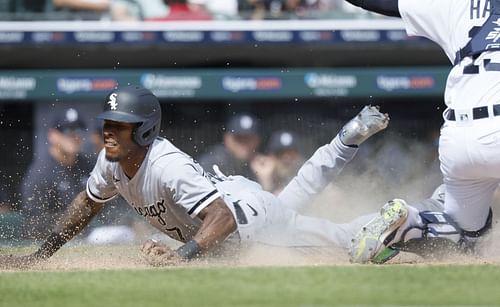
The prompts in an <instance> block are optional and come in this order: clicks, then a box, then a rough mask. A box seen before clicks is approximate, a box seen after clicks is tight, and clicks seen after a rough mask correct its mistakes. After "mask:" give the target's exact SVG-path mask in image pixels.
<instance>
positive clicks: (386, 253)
mask: <svg viewBox="0 0 500 307" xmlns="http://www.w3.org/2000/svg"><path fill="white" fill-rule="evenodd" d="M397 254H399V250H397V249H392V248H391V247H386V248H384V249H383V250H382V251H381V252H380V253H379V254H378V255H377V256H375V257H374V258H373V259H372V262H373V263H375V264H383V263H386V262H387V261H389V260H391V259H392V258H394V257H395V256H396V255H397Z"/></svg>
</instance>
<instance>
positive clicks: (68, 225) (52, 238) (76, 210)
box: [34, 191, 102, 259]
mask: <svg viewBox="0 0 500 307" xmlns="http://www.w3.org/2000/svg"><path fill="white" fill-rule="evenodd" d="M101 209H102V204H98V203H95V202H93V201H92V200H90V199H89V198H88V197H87V194H86V192H85V191H83V192H80V193H79V194H78V195H77V196H76V198H75V199H74V200H73V202H72V203H71V205H70V206H69V207H68V209H67V210H66V212H65V214H64V216H63V217H62V219H61V220H60V221H59V223H58V225H56V227H55V228H54V230H53V231H52V233H51V234H50V235H49V237H48V238H47V239H46V240H45V242H44V243H43V244H42V246H41V247H40V248H39V249H38V251H37V252H36V253H35V254H34V255H35V256H36V257H38V258H41V259H45V258H49V257H50V256H52V255H53V254H54V253H55V252H56V251H57V250H59V248H61V246H63V245H64V244H65V243H66V242H68V241H69V240H71V239H72V238H73V237H74V236H75V235H77V234H78V233H79V232H80V231H81V230H82V229H83V228H85V226H87V225H88V223H89V222H90V221H91V220H92V217H94V216H95V215H96V214H97V213H98V212H99V211H100V210H101Z"/></svg>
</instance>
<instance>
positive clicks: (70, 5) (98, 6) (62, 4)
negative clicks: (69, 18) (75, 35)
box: [52, 0, 111, 12]
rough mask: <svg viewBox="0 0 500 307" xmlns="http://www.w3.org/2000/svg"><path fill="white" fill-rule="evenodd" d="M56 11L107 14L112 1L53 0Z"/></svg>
mask: <svg viewBox="0 0 500 307" xmlns="http://www.w3.org/2000/svg"><path fill="white" fill-rule="evenodd" d="M52 3H53V4H54V8H55V9H56V10H69V11H88V12H107V11H108V10H109V8H110V5H111V0H52Z"/></svg>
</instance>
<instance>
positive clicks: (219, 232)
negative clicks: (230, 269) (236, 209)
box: [193, 198, 236, 251]
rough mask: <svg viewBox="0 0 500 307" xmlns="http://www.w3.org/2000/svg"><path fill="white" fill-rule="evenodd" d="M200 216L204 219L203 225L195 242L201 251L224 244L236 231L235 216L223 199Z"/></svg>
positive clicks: (216, 201) (219, 199)
mask: <svg viewBox="0 0 500 307" xmlns="http://www.w3.org/2000/svg"><path fill="white" fill-rule="evenodd" d="M199 216H200V217H201V218H202V219H203V224H202V225H201V227H200V229H199V230H198V232H197V233H196V235H195V236H194V238H193V240H195V241H196V242H197V243H198V245H199V246H200V249H201V251H206V250H209V249H210V248H212V247H214V246H216V245H218V244H220V243H222V242H223V241H224V240H225V239H226V238H227V237H228V236H229V235H230V234H231V233H233V232H234V231H235V230H236V221H235V220H234V217H233V214H232V213H231V210H229V208H228V207H227V205H226V204H225V203H224V201H223V200H222V199H221V198H218V199H216V200H215V201H214V202H213V203H212V204H211V205H209V206H208V207H206V208H205V209H203V210H202V212H200V214H199Z"/></svg>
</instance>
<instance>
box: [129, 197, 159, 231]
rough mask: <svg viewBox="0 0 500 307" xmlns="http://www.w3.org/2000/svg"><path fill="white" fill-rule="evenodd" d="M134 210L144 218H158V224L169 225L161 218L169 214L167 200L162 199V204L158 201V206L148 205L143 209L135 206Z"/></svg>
mask: <svg viewBox="0 0 500 307" xmlns="http://www.w3.org/2000/svg"><path fill="white" fill-rule="evenodd" d="M134 209H135V212H137V214H139V215H141V216H143V217H148V216H150V217H156V218H157V219H158V223H160V224H161V225H163V226H165V225H167V222H166V221H165V219H163V217H162V216H161V215H162V214H163V213H166V212H167V207H165V200H164V199H162V200H161V202H160V201H158V202H156V204H152V205H146V206H143V207H142V208H141V207H135V206H134Z"/></svg>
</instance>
